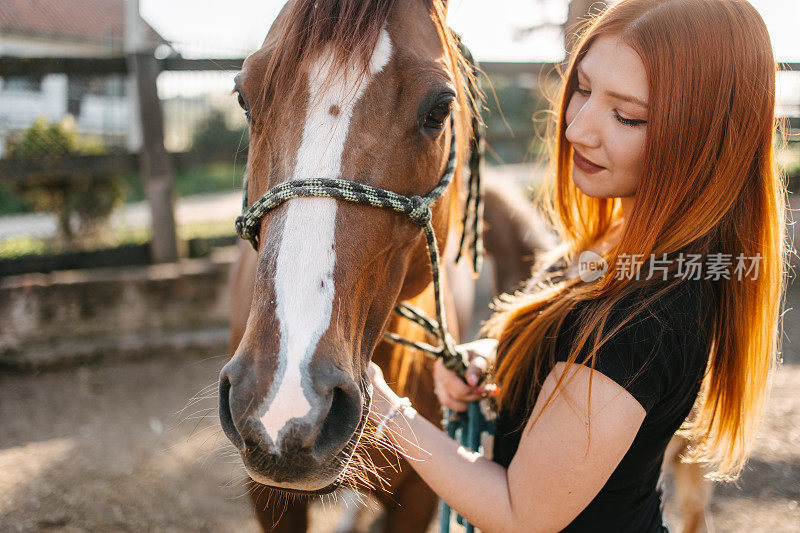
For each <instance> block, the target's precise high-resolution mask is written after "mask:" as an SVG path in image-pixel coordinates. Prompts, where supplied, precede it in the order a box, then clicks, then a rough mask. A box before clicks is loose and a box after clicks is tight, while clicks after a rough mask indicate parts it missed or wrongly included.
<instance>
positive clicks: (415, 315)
mask: <svg viewBox="0 0 800 533" xmlns="http://www.w3.org/2000/svg"><path fill="white" fill-rule="evenodd" d="M459 45H460V40H459ZM460 46H461V45H460ZM462 53H464V56H465V57H466V58H467V59H468V60H469V61H470V64H473V63H472V56H471V55H470V54H469V51H467V50H466V48H464V47H463V46H462ZM465 78H466V79H467V80H469V89H470V93H471V95H472V100H473V102H474V105H475V107H474V108H473V109H472V117H473V119H472V128H473V132H474V138H473V139H472V140H471V142H470V158H469V168H470V177H469V191H468V196H467V202H466V208H465V209H464V216H463V220H462V222H463V233H462V235H461V241H460V243H459V251H458V256H457V259H456V260H457V261H458V260H459V259H460V258H461V255H462V251H464V249H465V245H466V247H468V248H469V252H470V253H471V256H472V257H471V258H472V265H473V270H474V272H476V273H478V272H479V271H480V267H481V257H482V254H483V245H482V240H481V237H482V233H483V231H482V218H483V217H482V214H483V200H482V195H481V182H480V180H481V177H480V162H481V159H482V156H483V130H482V127H483V124H482V123H481V121H480V119H479V113H478V110H479V109H480V105H481V104H480V101H481V100H480V91H479V90H478V89H477V87H475V86H474V84H473V83H472V79H473V77H469V76H465ZM470 105H472V103H471V104H470ZM450 132H451V134H450V152H449V155H448V158H447V166H446V167H445V170H444V173H443V174H442V177H441V179H440V180H439V183H437V184H436V186H435V187H434V188H433V189H431V190H430V192H428V193H427V194H425V195H423V196H403V195H401V194H397V193H395V192H392V191H387V190H385V189H380V188H378V187H373V186H371V185H366V184H364V183H358V182H354V181H348V180H343V179H333V178H309V179H299V180H291V181H287V182H285V183H281V184H280V185H276V186H275V187H273V188H271V189H270V190H268V191H267V192H266V193H264V195H263V196H262V197H261V198H259V199H258V200H256V201H255V202H253V205H251V206H249V207H248V200H247V175H245V179H244V184H243V189H244V190H243V202H242V214H241V215H240V216H239V217H237V218H236V233H237V234H238V235H239V236H240V237H241V238H243V239H245V240H247V241H249V242H250V244H252V245H253V248H254V249H256V250H257V249H258V235H259V231H260V229H261V220H262V219H263V218H264V216H265V215H266V214H267V213H269V212H270V211H272V210H273V209H275V208H277V207H279V206H280V205H282V204H283V203H284V202H286V201H287V200H291V199H292V198H307V197H322V198H333V199H335V200H343V201H347V202H353V203H357V204H362V205H370V206H373V207H379V208H382V209H391V210H392V211H396V212H398V213H402V214H404V215H406V216H407V217H408V218H409V219H410V220H411V221H412V222H413V223H414V224H417V225H419V226H421V227H422V228H423V230H424V231H425V238H426V242H427V247H428V255H429V257H430V262H431V271H432V275H433V289H434V297H435V299H436V320H432V319H430V318H427V317H426V316H425V315H424V314H423V313H422V312H421V311H419V310H418V309H415V308H414V307H412V306H409V305H408V304H404V303H400V304H398V305H397V306H396V307H395V311H396V312H397V313H399V314H401V315H402V316H404V317H406V318H407V319H409V320H412V321H414V322H415V323H417V324H419V325H420V326H422V327H423V328H425V329H426V330H427V331H428V332H429V333H431V334H432V335H434V336H435V337H436V338H437V339H438V340H439V343H440V344H441V346H440V347H434V346H431V345H430V344H427V343H422V342H416V341H410V340H407V339H404V338H402V337H400V336H399V335H397V334H395V333H391V332H389V333H386V335H385V339H386V340H388V341H390V342H394V343H399V344H403V345H406V346H410V347H412V348H416V349H418V350H421V351H423V352H425V353H426V354H429V355H431V356H435V357H440V358H442V360H443V361H444V364H445V366H446V367H447V368H450V369H452V370H455V371H456V372H457V373H458V374H459V375H461V376H462V377H463V375H464V372H465V370H466V368H467V364H466V363H467V362H466V360H465V357H464V355H463V354H461V353H460V352H459V351H458V350H456V345H455V342H454V340H453V338H452V337H451V336H450V334H449V333H448V330H447V323H446V320H445V314H444V300H443V298H442V291H441V284H442V283H441V272H440V264H441V261H440V257H439V251H438V249H437V247H436V237H435V234H434V230H433V223H432V221H431V217H432V212H431V205H432V204H433V203H434V202H435V201H436V200H437V199H438V198H439V197H440V196H441V195H442V194H443V193H444V191H445V190H446V189H447V187H449V186H450V183H451V182H452V180H453V176H454V174H455V170H456V159H457V157H456V144H457V143H456V128H455V120H454V117H453V114H451V115H450ZM468 235H470V236H471V239H470V242H469V244H467V243H466V241H467V236H468Z"/></svg>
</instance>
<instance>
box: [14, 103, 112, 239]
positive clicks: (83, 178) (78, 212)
mask: <svg viewBox="0 0 800 533" xmlns="http://www.w3.org/2000/svg"><path fill="white" fill-rule="evenodd" d="M106 152H107V151H106V149H105V147H104V146H103V144H102V143H101V142H99V141H95V140H91V139H86V138H82V137H81V136H80V135H79V133H78V131H77V129H76V127H75V123H74V121H73V120H72V119H71V117H69V116H68V117H67V118H66V119H65V120H63V121H62V122H61V123H56V124H49V123H48V122H47V120H45V119H44V118H40V119H38V120H37V121H36V122H35V123H34V124H33V125H32V126H31V127H30V128H28V129H27V130H25V131H24V132H23V133H22V135H21V137H20V138H19V139H18V140H17V141H16V142H13V143H12V144H11V146H10V147H9V149H8V152H7V153H6V158H8V159H44V160H47V159H53V164H52V165H47V166H46V169H45V170H43V171H40V172H36V173H34V174H31V175H28V176H26V178H25V180H24V181H22V182H21V183H17V184H15V185H14V187H13V189H14V192H15V193H16V194H17V195H19V197H20V198H21V199H22V201H23V202H24V203H25V204H26V205H28V206H29V207H30V208H31V209H33V210H35V211H44V212H49V213H53V214H54V215H56V217H57V219H58V230H59V240H61V242H63V243H64V244H65V245H66V247H73V246H74V245H75V244H76V237H77V236H81V237H83V238H91V237H94V236H95V235H96V234H97V232H98V231H100V229H101V228H102V226H103V225H104V224H105V222H107V220H108V217H109V215H110V214H111V212H112V211H113V210H114V208H115V207H116V206H117V205H119V204H120V203H121V202H122V200H123V199H124V196H125V195H124V187H123V183H122V178H121V176H120V175H118V174H104V175H100V174H98V173H97V172H95V171H92V170H85V171H79V172H68V171H67V170H65V169H63V168H62V167H61V166H60V165H59V164H58V158H60V157H65V156H80V155H101V154H104V153H106ZM76 223H77V226H76V225H75V224H76Z"/></svg>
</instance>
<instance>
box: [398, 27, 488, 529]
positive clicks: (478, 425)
mask: <svg viewBox="0 0 800 533" xmlns="http://www.w3.org/2000/svg"><path fill="white" fill-rule="evenodd" d="M453 35H454V36H455V38H456V40H457V42H458V46H459V49H460V50H461V53H462V54H463V56H464V58H465V59H466V60H467V62H468V63H469V65H470V67H471V68H472V76H465V78H466V79H467V81H468V83H469V90H470V94H471V96H472V99H471V101H470V106H471V111H472V113H471V115H472V131H473V138H472V139H471V140H470V156H469V186H468V192H467V200H466V205H465V209H464V215H463V218H462V221H461V223H462V228H463V229H462V233H461V240H460V241H459V245H458V253H457V255H456V263H458V262H459V261H460V260H461V258H462V257H463V256H464V255H466V254H469V255H470V259H471V262H472V269H473V273H474V274H475V275H476V276H477V275H478V274H479V273H480V271H481V267H482V260H483V252H484V250H483V194H482V192H483V188H482V186H481V163H482V161H483V152H484V131H483V128H484V124H483V122H482V121H481V119H480V110H481V109H482V107H483V100H482V97H481V92H480V89H479V87H477V86H476V85H475V83H473V80H477V76H478V65H477V63H476V62H475V60H474V58H473V57H472V54H471V53H470V51H469V49H468V48H467V47H466V46H464V44H463V43H462V42H461V37H460V36H459V35H458V34H457V33H455V32H453ZM468 239H469V242H467V241H468ZM433 248H434V249H435V246H433ZM428 249H429V250H430V249H431V246H429V247H428ZM431 267H432V268H433V269H434V275H433V279H434V297H435V298H436V313H437V318H439V320H440V323H439V324H437V323H436V322H435V321H433V320H431V319H429V318H427V317H426V316H425V315H424V314H423V313H422V312H421V311H420V310H419V309H416V308H414V307H412V306H410V305H408V304H405V303H400V304H398V305H397V306H396V307H395V311H396V312H397V313H399V314H400V315H402V316H403V317H405V318H407V319H409V320H411V321H413V322H415V323H416V324H418V325H419V326H421V327H422V328H423V329H425V330H426V331H427V332H428V333H429V334H431V335H433V336H434V337H438V338H439V339H446V340H443V341H442V347H441V348H434V347H433V346H431V345H429V344H426V343H420V342H415V341H410V340H408V339H404V338H402V337H400V336H399V335H397V334H395V333H390V332H389V333H386V335H385V338H386V340H388V341H390V342H394V343H397V344H402V345H404V346H408V347H411V348H414V349H417V350H420V351H422V352H424V353H425V354H426V355H429V356H432V357H441V358H442V359H443V360H444V363H445V367H446V368H450V369H451V370H454V371H455V372H456V373H457V374H458V375H459V376H460V377H461V379H465V373H466V368H467V363H468V361H467V357H466V354H459V356H458V357H454V356H453V357H451V356H450V355H449V354H448V353H447V352H446V351H445V350H446V349H447V348H448V346H454V344H455V343H454V342H453V341H452V338H450V336H449V334H448V333H447V329H446V328H442V327H441V326H440V324H441V320H443V318H444V304H443V301H442V298H441V293H440V290H439V272H438V268H439V263H438V257H437V260H436V261H434V260H433V258H431ZM441 335H444V337H443V336H441ZM456 350H457V348H456ZM448 361H451V362H452V365H450V366H449V365H448ZM442 414H443V417H442V426H443V428H444V430H445V432H446V433H447V435H448V436H449V437H450V438H452V439H454V440H456V441H457V442H459V444H461V446H463V447H465V448H466V449H468V450H470V451H473V452H478V453H481V454H483V455H484V456H486V457H489V455H491V450H490V449H486V448H487V447H484V446H483V443H482V440H483V439H482V437H483V436H488V437H489V438H491V436H493V435H494V434H495V419H496V410H495V407H494V403H493V400H492V399H491V398H484V399H483V400H480V401H474V402H469V403H468V404H467V410H466V411H465V412H462V413H459V412H456V411H452V410H451V409H448V408H447V407H443V408H442ZM451 516H452V509H451V507H450V506H449V505H448V504H447V503H446V502H445V501H444V500H439V531H440V533H449V532H450V521H451ZM456 523H458V524H459V525H461V526H463V527H464V529H465V531H466V533H473V532H474V531H475V526H473V525H472V524H470V523H469V522H468V521H467V520H466V519H464V517H462V516H461V515H459V514H456Z"/></svg>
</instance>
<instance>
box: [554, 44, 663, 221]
mask: <svg viewBox="0 0 800 533" xmlns="http://www.w3.org/2000/svg"><path fill="white" fill-rule="evenodd" d="M577 68H578V87H577V89H576V90H575V91H574V92H573V93H572V96H571V98H570V101H569V105H568V106H567V113H566V120H567V124H568V126H567V131H566V137H567V140H568V141H569V142H570V144H571V145H572V148H573V165H572V166H573V169H572V179H573V181H574V182H575V186H576V187H578V188H579V189H580V190H581V192H583V193H584V194H585V195H587V196H590V197H593V198H618V197H621V198H623V209H624V207H625V205H626V204H628V205H632V200H633V196H634V194H635V192H636V186H637V184H638V183H639V178H640V176H641V173H642V163H643V161H642V160H643V156H644V142H645V133H646V132H647V122H646V121H647V101H648V100H647V98H648V94H647V93H648V90H647V85H648V84H647V75H646V73H645V70H644V65H643V64H642V61H641V59H639V56H638V55H637V54H636V52H634V51H633V49H632V48H630V47H629V46H628V45H626V44H623V43H622V42H621V41H619V40H618V39H617V38H616V37H611V36H603V37H599V38H598V39H597V40H596V41H595V42H594V43H592V45H591V47H590V48H589V50H588V51H587V53H586V55H585V56H584V57H583V59H582V60H581V61H580V63H579V64H578V65H577ZM631 99H632V100H634V101H629V100H631ZM637 99H638V100H640V101H641V103H642V104H644V105H640V104H638V103H636V102H635V100H637ZM575 152H577V154H578V155H577V156H576V155H574V153H575ZM580 156H583V158H585V159H586V160H588V161H589V162H590V163H594V164H595V165H598V166H599V167H602V168H598V167H596V166H595V167H591V168H589V169H586V168H583V169H582V168H581V166H580V165H581V164H585V163H583V162H582V161H581V160H580V159H579V158H580ZM576 157H577V158H578V160H577V161H576Z"/></svg>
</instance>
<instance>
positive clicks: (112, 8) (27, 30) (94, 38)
mask: <svg viewBox="0 0 800 533" xmlns="http://www.w3.org/2000/svg"><path fill="white" fill-rule="evenodd" d="M145 26H146V27H147V29H146V32H147V34H148V36H149V42H150V43H151V44H155V45H158V44H166V43H167V41H166V40H165V39H164V38H163V37H161V36H160V35H159V34H158V33H157V32H156V31H155V30H154V29H153V28H152V27H151V26H150V25H149V24H147V23H146V22H145ZM0 30H2V31H4V32H8V33H15V34H23V35H30V36H37V37H49V38H60V39H65V40H70V41H77V42H97V43H113V44H114V45H117V46H119V47H120V48H122V44H123V41H124V37H125V0H0Z"/></svg>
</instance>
